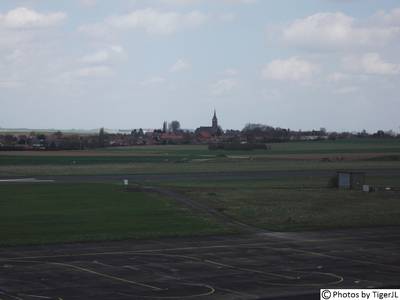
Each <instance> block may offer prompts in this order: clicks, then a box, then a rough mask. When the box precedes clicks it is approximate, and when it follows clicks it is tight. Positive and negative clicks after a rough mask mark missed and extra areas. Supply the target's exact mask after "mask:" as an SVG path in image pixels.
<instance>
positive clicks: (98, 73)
mask: <svg viewBox="0 0 400 300" xmlns="http://www.w3.org/2000/svg"><path fill="white" fill-rule="evenodd" d="M113 74H114V72H113V71H112V69H111V68H110V67H108V66H94V67H85V68H80V69H78V70H76V71H75V72H74V74H73V75H75V76H77V77H108V76H111V75H113Z"/></svg>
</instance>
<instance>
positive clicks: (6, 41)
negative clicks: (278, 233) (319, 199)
mask: <svg viewBox="0 0 400 300" xmlns="http://www.w3.org/2000/svg"><path fill="white" fill-rule="evenodd" d="M398 53H400V3H399V1H398V0H301V1H293V0H280V1H272V0H114V1H108V0H57V1H54V0H1V2H0V127H3V128H57V129H70V128H81V129H94V128H100V127H106V128H114V129H118V128H119V129H130V128H139V127H142V128H160V127H161V126H162V123H163V121H164V120H167V121H172V120H179V121H180V123H181V126H182V127H183V128H188V129H189V128H196V127H198V126H201V125H203V126H204V125H209V124H210V123H211V117H212V113H213V110H214V109H216V110H217V114H218V118H219V123H220V125H221V126H222V128H224V129H241V128H243V127H244V126H245V124H246V123H249V122H251V123H262V124H267V125H270V126H276V127H282V128H290V129H292V130H298V129H303V130H307V129H313V128H316V129H319V128H320V127H324V128H326V129H327V130H329V131H334V130H338V131H355V130H362V129H366V130H367V131H370V132H372V131H376V130H378V129H384V130H390V129H391V130H395V131H396V132H398V131H399V130H400V120H399V117H398V116H399V111H400V56H399V55H398Z"/></svg>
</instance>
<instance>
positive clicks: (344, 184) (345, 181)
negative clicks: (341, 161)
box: [339, 173, 350, 189]
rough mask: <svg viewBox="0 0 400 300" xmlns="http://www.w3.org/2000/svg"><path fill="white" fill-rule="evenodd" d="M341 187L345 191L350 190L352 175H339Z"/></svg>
mask: <svg viewBox="0 0 400 300" xmlns="http://www.w3.org/2000/svg"><path fill="white" fill-rule="evenodd" d="M339 187H340V188H345V189H349V188H350V174H348V173H340V174H339Z"/></svg>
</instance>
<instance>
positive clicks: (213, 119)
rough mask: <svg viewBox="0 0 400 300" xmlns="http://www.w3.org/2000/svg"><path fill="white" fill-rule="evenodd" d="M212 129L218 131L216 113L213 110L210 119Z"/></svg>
mask: <svg viewBox="0 0 400 300" xmlns="http://www.w3.org/2000/svg"><path fill="white" fill-rule="evenodd" d="M212 128H213V129H214V130H217V129H218V118H217V112H216V111H215V109H214V116H213V118H212Z"/></svg>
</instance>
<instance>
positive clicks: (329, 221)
mask: <svg viewBox="0 0 400 300" xmlns="http://www.w3.org/2000/svg"><path fill="white" fill-rule="evenodd" d="M399 158H400V144H399V143H398V141H397V140H383V141H382V140H373V139H370V140H363V141H345V142H344V141H338V142H336V141H322V142H311V143H310V142H308V143H288V144H279V145H276V146H273V148H272V150H271V151H258V150H257V151H251V152H235V151H233V152H224V151H217V152H213V151H208V150H207V149H206V147H204V146H160V147H151V146H149V147H132V148H115V149H112V148H109V149H100V150H91V151H74V152H68V151H60V152H18V153H14V152H12V153H10V152H3V153H1V152H0V195H1V197H0V299H2V300H9V299H19V300H21V299H22V300H31V299H55V300H67V299H319V289H323V288H375V287H376V288H377V287H398V286H399V285H400V276H399V274H400V260H399V255H398V253H399V252H400V191H399V188H400V159H399ZM337 170H357V171H363V172H365V174H366V183H367V184H370V185H371V186H376V187H378V188H379V191H377V192H374V193H363V192H361V191H340V190H337V189H335V188H333V187H332V186H330V182H331V179H332V177H333V176H334V175H335V174H336V171H337ZM124 179H126V180H128V181H129V185H128V186H124V185H123V183H122V181H123V180H124ZM387 188H390V189H387Z"/></svg>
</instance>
